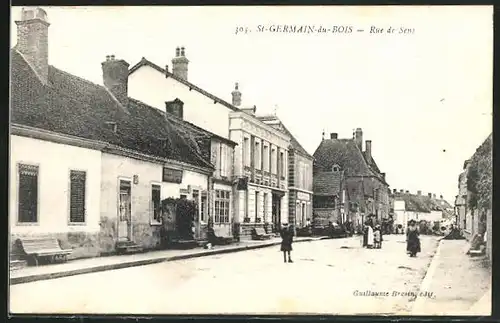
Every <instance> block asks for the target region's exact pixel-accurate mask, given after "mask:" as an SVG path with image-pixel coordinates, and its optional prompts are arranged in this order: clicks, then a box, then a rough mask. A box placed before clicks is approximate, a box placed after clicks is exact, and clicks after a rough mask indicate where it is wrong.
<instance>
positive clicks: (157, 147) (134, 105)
mask: <svg viewBox="0 0 500 323" xmlns="http://www.w3.org/2000/svg"><path fill="white" fill-rule="evenodd" d="M17 24H18V39H17V45H16V46H15V48H13V49H12V50H11V58H12V59H11V62H12V66H11V75H12V80H11V121H12V133H11V136H10V140H11V148H12V153H11V156H10V163H11V166H12V167H11V173H10V179H11V181H10V185H11V186H10V191H11V193H12V194H11V195H10V205H11V207H10V211H9V220H10V233H11V240H12V242H14V241H15V240H16V238H17V237H37V236H52V237H56V238H58V239H59V241H60V244H61V245H62V246H63V247H64V248H71V249H73V252H72V254H71V256H70V257H73V258H79V257H88V256H95V255H99V254H102V253H107V252H114V251H116V249H117V247H119V245H120V244H121V243H123V242H131V243H133V244H136V245H138V246H141V247H144V248H155V247H157V246H158V245H159V244H160V240H161V235H160V232H161V226H162V221H163V210H162V200H163V199H165V198H167V197H169V198H182V197H186V198H192V199H197V200H199V201H200V202H201V201H202V199H203V196H204V195H208V194H209V192H210V181H211V178H212V174H213V173H214V166H213V165H212V164H211V163H210V144H211V140H213V138H215V137H214V136H215V135H214V134H207V133H206V132H205V133H204V134H203V135H200V134H199V132H196V131H193V130H192V127H190V126H189V125H188V124H187V123H185V122H183V121H182V120H181V121H178V122H173V121H172V118H171V117H169V113H168V111H165V110H163V111H159V110H158V109H155V108H153V107H151V106H148V105H146V104H144V103H142V102H140V101H137V100H134V99H132V98H130V97H129V96H128V92H127V88H128V86H127V85H128V63H127V62H125V61H123V60H119V59H115V58H114V56H112V55H110V56H108V57H106V60H105V61H104V62H103V63H102V64H101V65H102V66H101V68H102V72H103V83H104V86H101V85H97V84H94V83H91V82H89V81H86V80H83V79H81V78H79V77H77V76H74V75H71V74H69V73H67V72H64V71H62V70H59V69H57V68H55V67H53V66H50V65H49V64H48V46H47V43H48V27H49V24H48V23H47V15H46V13H45V11H44V10H43V9H41V8H30V9H24V10H23V12H22V17H21V20H20V21H18V22H17ZM167 110H168V109H167ZM56 156H57V157H56ZM200 216H201V214H200V215H199V216H196V215H195V217H194V220H195V222H197V223H199V222H200V221H201V219H200ZM198 227H200V225H198ZM200 231H201V230H198V232H197V233H196V234H197V235H198V236H201V232H200Z"/></svg>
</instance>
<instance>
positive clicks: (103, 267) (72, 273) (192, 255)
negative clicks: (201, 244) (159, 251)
mask: <svg viewBox="0 0 500 323" xmlns="http://www.w3.org/2000/svg"><path fill="white" fill-rule="evenodd" d="M317 240H321V238H305V239H301V240H298V241H294V242H295V243H299V242H310V241H317ZM279 244H281V242H280V241H276V242H269V243H263V244H258V245H254V246H252V245H250V246H240V247H234V248H227V249H214V250H207V251H201V252H194V253H188V254H185V255H179V256H165V257H159V258H154V259H145V260H135V261H128V262H122V263H115V264H109V265H101V266H95V267H89V268H81V269H74V270H68V271H62V272H56V273H48V274H39V275H30V276H21V277H14V278H10V281H9V282H10V284H11V285H16V284H24V283H31V282H35V281H39V280H48V279H55V278H61V277H68V276H75V275H82V274H89V273H96V272H100V271H107V270H115V269H123V268H128V267H137V266H144V265H152V264H157V263H160V262H165V261H176V260H183V259H190V258H199V257H205V256H212V255H219V254H225V253H232V252H239V251H245V250H253V249H261V248H266V247H271V246H276V245H279Z"/></svg>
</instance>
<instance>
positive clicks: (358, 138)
mask: <svg viewBox="0 0 500 323" xmlns="http://www.w3.org/2000/svg"><path fill="white" fill-rule="evenodd" d="M354 142H355V143H356V146H358V148H359V150H360V151H363V130H361V128H357V129H356V131H355V132H354Z"/></svg>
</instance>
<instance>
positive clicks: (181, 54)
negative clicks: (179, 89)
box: [172, 47, 189, 81]
mask: <svg viewBox="0 0 500 323" xmlns="http://www.w3.org/2000/svg"><path fill="white" fill-rule="evenodd" d="M188 63H189V60H188V59H187V58H186V52H185V49H184V47H180V48H179V47H177V48H176V49H175V57H174V58H173V59H172V73H173V74H174V75H175V76H177V77H179V78H181V79H183V80H186V81H187V78H188Z"/></svg>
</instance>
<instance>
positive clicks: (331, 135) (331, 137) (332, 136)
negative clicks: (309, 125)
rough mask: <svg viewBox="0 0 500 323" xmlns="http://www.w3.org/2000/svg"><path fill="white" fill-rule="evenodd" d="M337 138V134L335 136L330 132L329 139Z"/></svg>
mask: <svg viewBox="0 0 500 323" xmlns="http://www.w3.org/2000/svg"><path fill="white" fill-rule="evenodd" d="M337 138H338V134H337V133H335V132H332V133H331V134H330V139H337Z"/></svg>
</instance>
